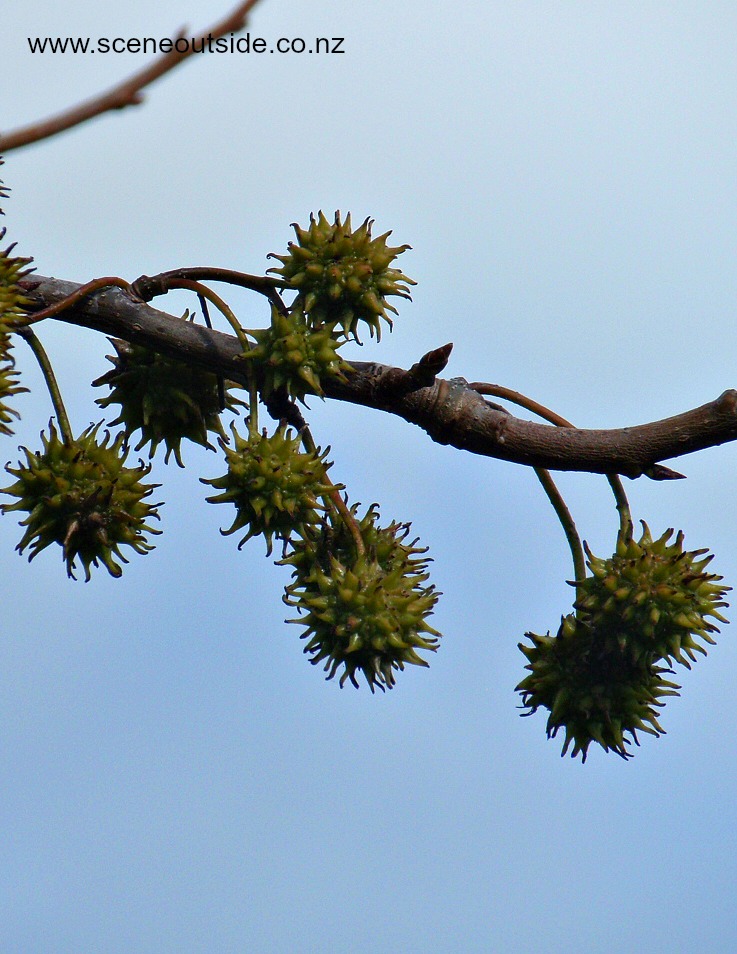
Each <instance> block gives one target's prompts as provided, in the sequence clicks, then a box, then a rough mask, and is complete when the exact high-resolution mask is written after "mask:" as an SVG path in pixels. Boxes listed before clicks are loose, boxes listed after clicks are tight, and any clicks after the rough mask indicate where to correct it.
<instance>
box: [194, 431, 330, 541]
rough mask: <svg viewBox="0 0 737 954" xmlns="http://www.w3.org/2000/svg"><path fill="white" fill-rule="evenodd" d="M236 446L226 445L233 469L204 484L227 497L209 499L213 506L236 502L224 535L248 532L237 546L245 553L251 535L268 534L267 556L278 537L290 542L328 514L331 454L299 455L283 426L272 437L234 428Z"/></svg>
mask: <svg viewBox="0 0 737 954" xmlns="http://www.w3.org/2000/svg"><path fill="white" fill-rule="evenodd" d="M231 428H232V431H233V447H232V448H231V447H228V446H227V445H226V444H225V443H224V442H222V441H221V442H220V443H221V447H222V449H223V451H224V452H225V457H226V460H227V462H228V470H227V473H225V474H224V475H223V476H222V477H217V478H214V479H212V480H204V479H203V480H202V483H204V484H210V485H211V486H212V487H215V488H216V489H217V490H221V491H222V493H220V494H218V495H217V496H214V497H208V498H207V502H208V503H232V504H233V505H234V506H235V508H236V516H235V519H234V521H233V524H232V526H231V527H230V528H229V529H228V530H222V531H221V533H223V534H226V535H227V534H230V533H237V532H238V531H240V530H246V531H247V532H246V535H245V536H244V537H243V539H242V540H241V541H240V543H239V544H238V548H239V549H240V548H241V547H242V546H243V544H244V543H245V542H246V541H247V540H250V539H251V537H255V536H258V535H259V534H263V535H264V537H265V539H266V548H267V551H266V552H267V556H268V555H269V554H270V553H271V550H272V546H273V538H274V537H275V536H276V537H277V539H280V540H287V539H289V537H290V534H291V533H293V532H294V533H301V532H303V530H304V527H305V526H306V525H311V524H317V523H318V522H319V516H318V511H319V510H323V509H324V507H323V504H322V502H321V498H322V497H323V496H324V495H325V494H327V493H329V492H330V491H331V490H332V484H331V483H330V482H329V481H328V480H327V477H326V474H327V471H328V468H329V467H331V466H332V465H331V464H330V463H327V462H326V457H327V454H328V452H329V448H328V450H326V451H325V452H324V453H320V452H319V451H318V452H317V453H310V452H300V449H299V447H300V437H299V435H295V436H293V435H292V432H291V431H290V430H289V429H287V428H284V427H280V428H278V430H277V431H276V432H275V433H274V434H272V435H271V437H269V436H267V434H266V431H264V432H263V433H262V434H256V433H249V435H248V437H241V436H240V435H239V434H238V433H237V432H236V430H235V426H233V425H231Z"/></svg>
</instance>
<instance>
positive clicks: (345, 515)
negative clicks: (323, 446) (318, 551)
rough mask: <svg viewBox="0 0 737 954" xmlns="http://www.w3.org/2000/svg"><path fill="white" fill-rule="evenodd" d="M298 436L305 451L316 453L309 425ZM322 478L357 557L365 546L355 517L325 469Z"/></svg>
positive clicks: (334, 510)
mask: <svg viewBox="0 0 737 954" xmlns="http://www.w3.org/2000/svg"><path fill="white" fill-rule="evenodd" d="M300 436H301V438H302V446H303V447H304V449H305V450H306V451H308V452H309V453H311V454H317V445H316V444H315V440H314V438H313V436H312V433H311V432H310V429H309V427H308V426H307V425H306V424H305V426H304V427H303V428H302V430H301V431H300ZM323 479H324V480H325V482H326V483H328V484H330V486H331V488H332V489H331V490H330V491H329V492H328V495H327V499H328V503H330V504H332V508H331V509H332V511H333V514H334V515H335V516H337V517H338V519H340V520H342V521H343V523H344V524H345V526H346V528H347V529H348V531H349V533H350V535H351V536H352V537H353V542H354V544H355V546H356V554H357V556H359V557H362V556H365V555H366V547H365V546H364V543H363V537H362V536H361V528H360V527H359V525H358V522H357V520H356V518H355V517H354V516H353V514H352V513H351V510H350V507H349V506H348V504H347V503H346V502H345V500H344V499H343V498H342V497H341V496H340V491H339V490H338V488H337V487H336V486H335V484H334V483H333V482H332V480H331V479H330V477H329V476H328V473H327V471H325V474H324V477H323Z"/></svg>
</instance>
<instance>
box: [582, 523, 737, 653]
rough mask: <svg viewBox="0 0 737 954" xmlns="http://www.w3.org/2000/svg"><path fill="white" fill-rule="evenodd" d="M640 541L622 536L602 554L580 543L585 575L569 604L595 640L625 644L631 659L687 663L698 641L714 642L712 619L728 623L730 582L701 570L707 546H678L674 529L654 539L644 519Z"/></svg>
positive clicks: (706, 558)
mask: <svg viewBox="0 0 737 954" xmlns="http://www.w3.org/2000/svg"><path fill="white" fill-rule="evenodd" d="M642 527H643V532H642V536H641V537H640V539H639V540H635V539H634V538H632V537H630V538H629V539H620V540H619V541H618V544H617V552H616V553H615V554H614V555H613V556H611V557H609V558H608V559H606V560H605V559H601V558H600V557H596V556H594V555H593V554H592V553H591V551H590V550H589V549H588V547H587V548H586V552H587V554H588V566H589V569H590V570H591V574H592V575H591V576H589V577H587V578H586V579H585V580H584V581H583V582H582V583H580V584H579V585H578V587H577V593H578V598H577V600H576V603H575V608H576V610H577V611H578V614H579V615H580V616H583V617H584V618H585V619H588V620H590V622H591V624H592V626H594V627H595V629H596V631H597V632H598V633H600V634H601V638H603V639H605V640H607V641H609V642H612V643H617V644H618V645H622V646H626V648H627V651H628V652H629V653H630V655H631V656H632V658H633V660H634V661H635V662H636V661H637V660H639V659H640V658H649V657H655V658H656V659H664V660H667V661H668V662H669V663H670V662H672V661H673V660H675V661H676V662H679V663H681V664H682V665H684V666H687V667H688V668H690V662H693V661H695V659H696V655H695V653H697V652H698V653H702V654H703V655H706V649H705V647H704V646H703V645H702V643H707V644H712V645H713V644H714V638H713V635H712V634H714V633H717V632H719V629H718V627H717V626H716V625H715V623H714V622H712V620H718V621H719V622H722V623H726V622H727V620H726V619H725V618H724V616H722V614H721V613H720V612H719V610H720V609H722V608H723V607H725V606H727V605H728V604H727V603H725V602H724V599H723V597H724V595H725V593H727V592H728V590H729V589H730V587H728V586H723V585H721V580H722V577H721V576H717V575H716V574H714V573H708V572H706V567H707V566H708V564H709V563H710V562H711V560H712V559H713V557H712V556H711V555H709V556H705V555H704V554H707V553H708V551H707V550H693V551H686V550H684V549H683V533H682V532H681V531H679V532H678V534H677V535H676V537H675V539H674V540H673V541H672V542H669V541H670V540H671V537H672V536H673V530H666V532H665V533H664V534H663V535H662V537H659V538H658V539H657V540H653V538H652V536H651V535H650V530H649V529H648V526H647V524H646V523H643V525H642Z"/></svg>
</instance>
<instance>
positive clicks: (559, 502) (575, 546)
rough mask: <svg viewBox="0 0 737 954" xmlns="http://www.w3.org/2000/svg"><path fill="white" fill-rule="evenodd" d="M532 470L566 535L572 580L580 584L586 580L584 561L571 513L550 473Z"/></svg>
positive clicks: (579, 539)
mask: <svg viewBox="0 0 737 954" xmlns="http://www.w3.org/2000/svg"><path fill="white" fill-rule="evenodd" d="M534 470H535V475H536V476H537V479H538V480H539V481H540V483H541V484H542V487H543V490H544V491H545V493H546V495H547V498H548V500H549V501H550V503H551V504H552V505H553V509H554V510H555V512H556V514H557V515H558V520H560V524H561V526H562V527H563V532H564V533H565V535H566V540H567V541H568V546H569V547H570V550H571V556H572V557H573V575H574V579H575V581H576V583H580V582H581V581H582V580H585V579H586V559H585V557H584V553H583V546H582V545H581V538H580V537H579V535H578V530H577V529H576V524H575V523H574V521H573V517H572V516H571V512H570V510H569V509H568V507H567V505H566V502H565V500H564V499H563V497H562V496H561V493H560V491H559V490H558V488H557V486H556V484H555V481H554V480H553V478H552V477H551V476H550V471H549V470H545V468H544V467H535V468H534Z"/></svg>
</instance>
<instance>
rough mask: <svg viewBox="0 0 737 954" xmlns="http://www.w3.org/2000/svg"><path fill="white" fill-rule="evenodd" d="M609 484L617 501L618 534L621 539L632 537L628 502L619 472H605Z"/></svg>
mask: <svg viewBox="0 0 737 954" xmlns="http://www.w3.org/2000/svg"><path fill="white" fill-rule="evenodd" d="M607 480H608V481H609V486H610V487H611V488H612V492H613V494H614V499H615V500H616V501H617V512H618V513H619V535H620V537H621V538H622V540H630V539H631V538H632V513H631V511H630V502H629V500H628V499H627V494H626V493H625V490H624V487H623V486H622V480H621V478H620V476H619V474H607Z"/></svg>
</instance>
